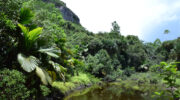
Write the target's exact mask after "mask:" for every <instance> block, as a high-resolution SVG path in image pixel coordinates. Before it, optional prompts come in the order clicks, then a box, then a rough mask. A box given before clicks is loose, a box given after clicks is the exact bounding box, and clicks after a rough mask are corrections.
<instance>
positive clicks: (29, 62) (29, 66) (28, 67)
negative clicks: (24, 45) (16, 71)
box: [17, 53, 39, 72]
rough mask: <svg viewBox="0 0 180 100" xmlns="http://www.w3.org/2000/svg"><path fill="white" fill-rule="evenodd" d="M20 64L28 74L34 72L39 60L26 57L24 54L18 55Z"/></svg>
mask: <svg viewBox="0 0 180 100" xmlns="http://www.w3.org/2000/svg"><path fill="white" fill-rule="evenodd" d="M17 58H18V62H19V63H20V64H21V67H22V68H23V69H24V70H25V71H26V72H32V71H33V70H34V69H35V68H36V67H37V66H38V63H39V60H38V59H37V58H36V57H34V56H29V57H25V55H23V54H21V53H20V54H18V57H17Z"/></svg>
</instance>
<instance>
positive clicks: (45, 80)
mask: <svg viewBox="0 0 180 100" xmlns="http://www.w3.org/2000/svg"><path fill="white" fill-rule="evenodd" d="M36 74H37V76H39V78H40V79H41V82H42V83H43V84H44V85H48V84H52V79H51V77H50V76H49V74H48V72H47V71H45V70H44V69H43V68H40V67H36Z"/></svg>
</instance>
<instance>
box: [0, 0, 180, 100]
mask: <svg viewBox="0 0 180 100" xmlns="http://www.w3.org/2000/svg"><path fill="white" fill-rule="evenodd" d="M62 9H65V10H62ZM67 9H68V10H67ZM67 11H68V12H67ZM69 13H70V14H69ZM67 17H68V18H67ZM169 34H170V33H169ZM0 41H1V42H0V99H1V100H20V99H26V100H31V99H45V98H53V99H54V100H56V99H62V98H63V97H64V96H65V95H67V94H68V93H69V92H70V91H72V90H73V89H75V88H77V87H79V86H82V85H83V86H88V85H89V84H91V85H93V84H97V83H102V82H115V81H117V80H120V81H121V83H123V82H126V81H127V80H129V79H131V78H132V76H133V77H134V80H135V81H137V83H138V84H139V83H142V84H150V83H153V84H154V83H155V84H158V85H159V84H163V86H164V85H165V86H166V87H167V88H171V90H167V91H168V93H169V94H170V98H172V100H179V99H178V98H179V97H180V87H179V86H180V79H179V78H180V72H179V70H180V64H179V62H180V39H179V38H178V39H175V40H171V41H163V42H162V41H160V40H159V39H157V40H156V41H154V42H153V43H146V42H143V41H142V40H140V39H139V38H138V37H137V36H133V35H128V36H123V35H122V34H121V31H120V26H119V25H118V23H117V22H116V21H114V22H112V28H111V31H110V32H103V33H101V32H100V33H98V34H94V33H92V32H90V31H88V30H86V29H85V28H84V27H83V26H81V24H80V23H79V18H78V17H77V15H75V14H74V13H73V12H72V11H71V10H69V8H67V7H66V4H65V3H64V2H62V1H59V0H0ZM139 74H142V75H139ZM146 76H148V77H146ZM131 80H133V78H132V79H131ZM148 82H150V83H148ZM127 83H129V81H127ZM125 84H126V83H125ZM172 88H173V89H172ZM140 89H141V88H140ZM160 91H166V89H165V90H157V91H156V90H155V91H154V92H155V94H156V95H157V96H162V95H166V93H164V94H163V93H162V92H160Z"/></svg>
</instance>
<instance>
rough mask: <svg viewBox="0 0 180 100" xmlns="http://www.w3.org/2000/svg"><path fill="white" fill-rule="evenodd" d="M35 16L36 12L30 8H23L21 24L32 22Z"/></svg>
mask: <svg viewBox="0 0 180 100" xmlns="http://www.w3.org/2000/svg"><path fill="white" fill-rule="evenodd" d="M33 17H34V13H33V12H32V11H31V10H30V9H29V8H21V11H20V21H19V22H20V23H21V24H28V23H30V22H31V20H32V18H33Z"/></svg>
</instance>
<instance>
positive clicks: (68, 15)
mask: <svg viewBox="0 0 180 100" xmlns="http://www.w3.org/2000/svg"><path fill="white" fill-rule="evenodd" d="M43 1H44V2H48V3H54V4H55V6H56V7H57V8H59V10H60V11H61V13H62V16H63V18H64V20H66V21H71V22H73V23H76V24H80V19H79V17H78V16H77V15H76V14H75V13H74V12H72V11H71V10H70V9H69V8H68V7H67V6H66V4H65V3H64V2H62V1H60V0H43Z"/></svg>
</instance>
